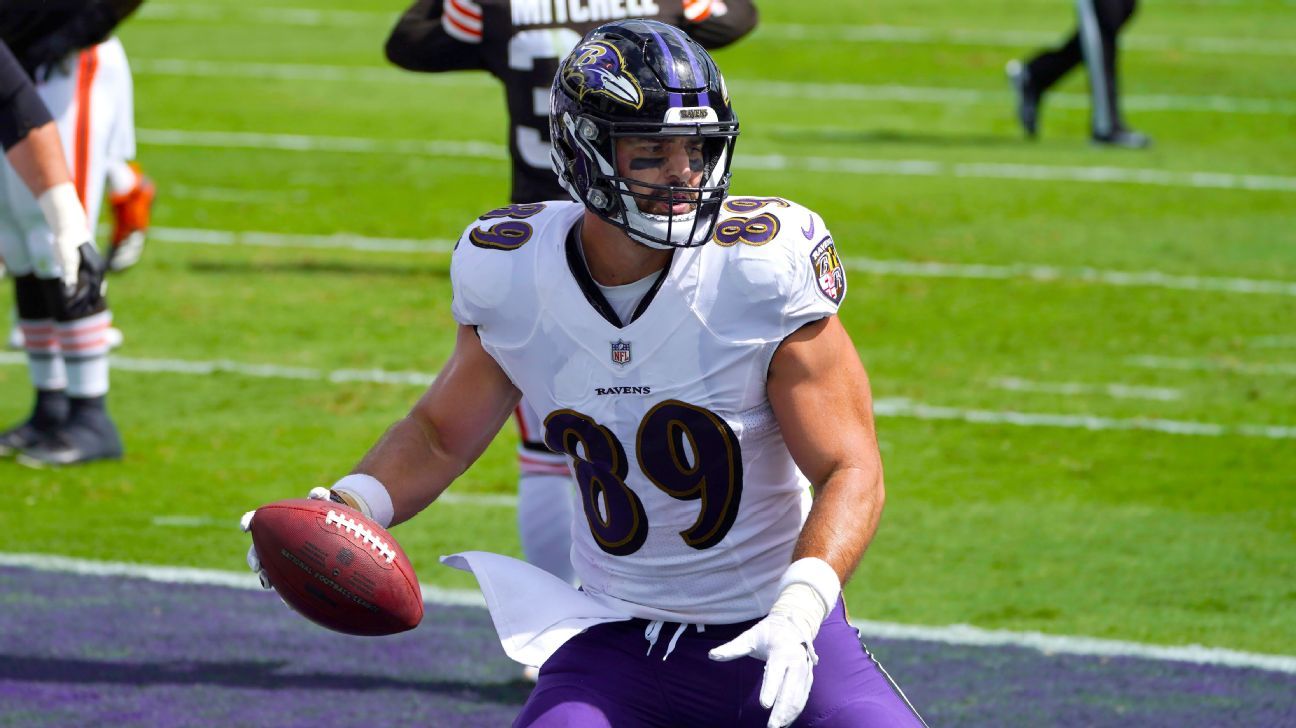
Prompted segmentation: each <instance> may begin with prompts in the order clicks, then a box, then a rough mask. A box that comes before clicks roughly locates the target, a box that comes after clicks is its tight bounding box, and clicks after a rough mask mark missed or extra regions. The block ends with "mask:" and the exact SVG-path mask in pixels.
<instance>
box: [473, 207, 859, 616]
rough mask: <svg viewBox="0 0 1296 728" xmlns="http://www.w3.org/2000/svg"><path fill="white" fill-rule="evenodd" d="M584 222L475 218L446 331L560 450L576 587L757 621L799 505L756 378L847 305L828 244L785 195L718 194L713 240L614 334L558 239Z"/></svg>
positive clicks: (679, 261) (501, 213)
mask: <svg viewBox="0 0 1296 728" xmlns="http://www.w3.org/2000/svg"><path fill="white" fill-rule="evenodd" d="M583 212H584V208H583V207H582V206H581V205H579V204H578V203H574V202H549V203H540V204H531V205H512V206H510V207H507V208H502V209H499V210H494V211H492V212H489V213H487V214H486V215H483V216H482V217H481V218H480V219H479V220H477V221H476V222H474V223H473V224H472V225H471V226H470V227H469V228H468V229H467V230H466V231H465V232H464V235H463V236H462V237H461V238H460V240H459V242H458V244H457V246H456V248H455V253H454V258H453V262H452V264H451V271H450V274H451V281H452V283H453V286H454V303H453V311H454V316H455V319H456V320H457V321H458V322H460V323H462V324H467V325H472V326H476V327H477V332H478V335H479V336H480V338H481V342H482V345H483V347H484V348H485V350H486V351H487V352H488V353H489V354H490V355H491V356H492V357H494V358H495V360H496V361H498V362H499V364H500V366H501V367H502V368H503V369H504V371H505V372H507V373H508V375H509V377H510V378H511V379H512V380H513V382H514V384H516V385H517V387H518V388H519V389H520V390H521V391H522V393H523V395H524V396H525V397H526V399H527V400H528V401H529V402H530V403H531V405H532V406H533V407H535V409H536V410H537V411H538V412H539V413H540V415H541V418H542V420H543V429H544V438H545V441H546V443H547V444H548V445H549V447H550V448H551V449H553V450H555V451H559V452H565V453H566V454H567V455H568V456H570V458H571V462H572V472H573V474H574V476H575V480H576V481H577V485H578V487H579V489H580V500H581V503H582V507H583V516H584V517H583V518H582V517H579V516H578V517H577V518H576V519H575V521H574V522H573V524H572V541H573V546H572V561H573V565H574V566H575V568H576V572H577V575H578V576H579V578H580V581H581V585H582V588H583V589H584V590H585V591H587V592H588V593H590V594H592V595H596V596H599V597H600V598H603V599H605V600H607V599H610V600H613V601H614V602H615V603H617V604H619V605H620V606H621V607H622V608H624V609H625V610H626V611H627V613H628V614H630V615H632V616H637V617H643V618H647V619H664V620H671V621H678V622H692V623H701V624H707V623H711V624H715V623H731V622H738V621H742V620H745V619H752V618H755V617H759V616H763V615H764V614H766V613H767V612H768V611H769V608H770V606H771V605H772V604H773V601H774V598H775V596H776V591H777V583H778V579H779V577H780V576H781V575H782V573H783V571H784V569H786V568H787V566H788V564H789V563H790V562H791V555H792V549H793V546H794V545H795V542H796V539H797V536H798V534H799V533H800V531H801V526H802V524H803V523H804V521H805V517H806V514H807V513H808V512H809V508H810V492H809V483H808V481H807V480H806V478H805V476H804V475H802V474H801V472H800V471H799V470H798V469H797V467H796V465H795V463H793V461H792V457H791V456H790V454H789V453H788V450H787V447H786V445H785V444H784V442H783V438H782V436H781V434H780V432H779V429H778V426H777V424H776V422H775V420H774V416H773V413H772V411H771V408H770V403H769V399H768V397H767V396H766V391H765V384H766V377H767V373H768V369H769V364H770V359H771V357H772V356H773V355H774V351H775V349H776V348H777V347H778V346H779V344H780V343H781V342H782V341H783V339H784V338H786V337H787V336H788V335H789V334H791V333H792V332H794V331H796V330H797V329H798V328H800V327H801V326H803V325H805V324H807V323H810V322H813V321H816V320H818V319H821V318H824V317H826V316H830V315H832V314H834V313H835V312H836V311H837V307H838V305H839V304H840V303H841V300H842V297H843V296H844V295H845V292H846V280H845V274H844V272H843V270H842V266H841V262H840V260H839V259H838V256H837V251H836V249H835V248H834V246H833V242H832V237H831V235H830V234H829V232H828V229H827V228H826V227H825V226H824V224H823V221H822V219H821V218H820V217H819V216H818V215H817V214H815V213H814V212H812V211H810V210H808V209H806V208H804V207H802V206H800V205H797V204H795V203H792V202H789V201H787V200H783V199H780V198H774V197H766V198H753V197H730V198H728V199H727V200H726V201H725V204H724V207H723V211H722V213H721V216H720V221H719V223H718V225H717V227H716V232H715V236H714V238H713V240H712V241H711V242H709V243H707V244H706V245H704V246H702V247H698V248H689V249H679V250H676V251H675V254H674V257H673V259H672V261H671V265H670V267H669V268H668V269H667V271H666V272H665V273H664V274H663V275H662V278H661V280H660V283H659V285H658V287H657V288H656V289H655V290H654V291H652V292H650V293H649V294H648V295H647V296H646V297H645V300H644V302H642V303H641V304H640V306H639V309H638V316H637V318H635V319H634V320H633V321H631V322H630V323H628V324H626V325H624V326H619V325H617V323H613V320H616V315H615V314H614V313H604V311H607V310H608V308H607V306H606V302H605V301H604V300H603V299H602V296H601V294H599V293H598V290H597V287H596V286H595V285H594V283H593V281H592V279H591V278H590V276H589V274H588V272H587V270H586V268H585V265H584V262H583V258H582V257H581V254H580V252H579V250H578V249H577V248H576V247H574V246H575V245H578V243H576V242H575V238H574V236H573V235H572V234H571V232H572V229H573V227H574V226H575V224H576V222H577V221H578V220H579V219H580V217H581V215H582V214H583ZM609 318H611V319H613V320H609Z"/></svg>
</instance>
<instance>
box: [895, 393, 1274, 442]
mask: <svg viewBox="0 0 1296 728" xmlns="http://www.w3.org/2000/svg"><path fill="white" fill-rule="evenodd" d="M873 413H874V414H875V415H877V416H878V417H905V418H911V419H919V420H952V421H957V422H966V423H969V424H975V425H1012V426H1014V427H1058V428H1064V429H1079V430H1094V431H1138V430H1142V431H1147V432H1159V433H1162V434H1166V435H1186V436H1197V437H1226V436H1237V437H1261V438H1268V439H1273V440H1296V427H1290V426H1287V425H1251V424H1241V425H1226V424H1219V423H1215V422H1196V421H1190V420H1166V419H1160V418H1145V417H1136V418H1128V419H1120V418H1114V417H1100V416H1097V415H1087V414H1081V415H1072V414H1053V413H1047V412H1016V411H1013V410H983V409H967V408H963V407H942V406H937V405H929V404H922V403H920V402H914V401H912V400H910V399H907V398H905V397H883V398H880V399H876V400H874V401H873Z"/></svg>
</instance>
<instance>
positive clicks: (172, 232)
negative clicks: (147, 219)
mask: <svg viewBox="0 0 1296 728" xmlns="http://www.w3.org/2000/svg"><path fill="white" fill-rule="evenodd" d="M148 234H149V240H151V241H156V242H163V243H179V244H192V245H250V246H253V247H262V248H319V249H336V250H362V251H369V252H386V253H449V252H450V251H451V250H452V249H453V248H454V242H455V241H453V240H446V239H443V238H428V239H426V240H416V239H414V238H376V237H368V236H364V235H352V234H351V233H334V234H332V235H290V234H284V233H270V232H258V231H255V230H252V231H244V230H208V229H203V228H175V227H150V228H149V233H148Z"/></svg>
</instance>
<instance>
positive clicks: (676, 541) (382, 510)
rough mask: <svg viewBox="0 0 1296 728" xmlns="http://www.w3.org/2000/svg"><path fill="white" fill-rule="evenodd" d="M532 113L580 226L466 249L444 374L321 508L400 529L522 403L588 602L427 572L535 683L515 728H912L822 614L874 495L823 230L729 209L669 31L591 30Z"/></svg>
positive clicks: (856, 545) (622, 25) (523, 230)
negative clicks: (557, 496) (566, 475)
mask: <svg viewBox="0 0 1296 728" xmlns="http://www.w3.org/2000/svg"><path fill="white" fill-rule="evenodd" d="M551 104H552V107H551V114H550V119H551V138H552V140H553V147H552V155H553V156H552V158H553V162H554V166H555V169H556V170H557V172H558V174H559V176H560V178H561V181H562V185H563V187H564V188H566V189H567V190H568V191H569V192H570V194H571V196H572V197H574V198H575V199H577V200H579V201H580V202H573V201H552V202H544V203H534V204H513V205H509V206H507V207H503V208H500V209H497V210H493V211H490V212H488V213H486V214H484V215H482V216H481V217H480V218H479V219H478V220H476V221H474V222H473V223H472V224H471V225H470V226H469V227H468V228H467V230H466V231H465V232H464V234H463V236H462V237H461V238H460V239H459V242H458V245H457V246H456V249H455V252H454V257H453V259H452V263H451V281H452V284H453V287H454V299H453V304H452V310H453V313H454V316H455V319H456V320H457V321H458V322H459V324H460V326H459V332H458V336H457V339H456V343H455V349H454V352H453V353H452V355H451V357H450V359H449V361H448V362H447V363H446V365H445V367H444V368H443V369H442V370H441V373H440V375H439V376H438V377H437V380H436V382H434V383H433V384H432V385H431V387H430V388H429V389H428V390H427V392H426V393H425V394H424V395H423V396H422V398H421V399H420V400H419V401H418V402H417V403H416V404H415V406H414V408H413V409H412V410H411V411H410V413H409V414H408V415H407V416H406V417H405V418H404V419H402V420H400V421H398V422H396V423H395V424H394V425H393V426H392V427H391V428H389V429H388V430H387V432H386V433H385V434H384V435H383V436H382V437H381V438H380V439H379V441H378V442H377V444H375V445H374V446H373V447H372V448H371V449H370V451H369V452H368V453H367V454H366V455H365V457H364V458H363V459H362V460H361V461H360V463H359V465H358V466H357V467H356V468H355V470H354V471H353V472H352V474H350V475H348V476H346V477H344V478H342V479H341V480H339V481H338V482H337V483H335V484H334V485H333V487H332V489H331V492H328V493H323V492H322V493H321V495H326V496H327V497H331V498H334V499H336V500H337V501H338V502H339V503H346V504H348V505H350V506H352V507H355V508H357V509H359V510H360V511H361V512H362V513H365V514H366V515H369V516H370V517H372V518H374V519H375V520H377V521H378V522H379V523H382V524H385V525H386V524H394V523H401V522H402V521H405V520H408V519H410V518H412V517H414V516H415V515H416V514H417V513H418V512H419V511H420V510H422V509H423V508H425V507H426V506H428V505H429V504H430V503H431V502H432V501H434V500H435V499H436V498H437V497H438V496H439V495H440V494H441V493H442V492H444V491H445V489H446V487H447V486H449V485H450V483H451V482H452V481H453V480H454V479H455V478H456V477H458V476H459V475H460V474H462V473H463V472H464V471H465V470H466V469H467V468H468V466H469V465H470V464H471V463H472V462H473V461H474V460H475V459H476V458H477V457H479V456H480V455H481V453H482V452H483V451H484V449H485V448H486V446H487V444H488V443H489V442H490V440H491V438H492V437H493V436H494V435H495V433H496V432H497V431H498V430H499V428H500V427H501V426H502V425H503V424H504V422H505V421H506V420H507V419H508V417H509V413H510V412H511V411H512V409H513V407H514V406H515V405H516V403H517V402H518V399H519V397H521V396H525V397H526V398H527V400H528V401H529V402H530V403H531V404H532V406H534V407H535V408H536V410H537V411H538V412H541V413H542V415H543V424H542V427H543V430H542V437H543V438H544V441H545V443H546V445H548V447H549V448H550V449H552V450H554V451H556V452H562V453H565V454H566V455H567V456H568V458H569V462H570V463H571V465H572V468H573V472H574V475H575V480H576V483H577V487H578V490H579V496H580V497H579V500H580V507H581V515H582V516H583V517H581V518H577V519H574V520H573V523H572V539H573V549H572V553H573V559H574V565H575V568H576V573H577V576H578V578H579V579H580V582H581V585H582V587H581V589H580V590H577V589H574V588H572V587H570V586H569V585H567V584H566V583H564V582H562V581H561V580H559V579H555V578H554V577H553V576H552V575H550V574H548V573H546V572H544V571H542V570H540V569H537V568H536V567H534V566H532V565H530V564H527V563H524V562H521V561H517V560H515V559H510V558H507V557H504V556H499V555H496V554H488V553H483V552H467V553H462V554H457V555H454V556H451V557H447V558H446V559H445V560H446V562H447V563H449V564H451V565H454V566H458V567H460V568H466V569H470V570H472V571H473V572H474V574H475V575H476V577H477V579H478V581H479V582H480V583H481V585H482V590H483V593H484V594H485V595H486V601H487V605H488V606H489V608H490V609H491V612H492V617H493V620H494V623H495V625H496V628H497V630H498V631H499V633H500V638H501V642H502V643H503V645H504V648H505V650H506V652H507V653H508V654H509V655H510V656H512V657H513V658H514V659H517V660H519V661H521V662H523V663H526V664H532V665H542V667H541V669H540V677H539V682H538V684H537V685H536V687H535V689H534V690H533V691H532V693H531V695H530V697H529V699H528V700H527V703H526V705H525V706H524V707H523V709H522V711H521V714H520V715H519V717H518V718H517V720H516V722H515V723H514V725H515V726H571V725H579V726H590V727H598V726H638V725H672V726H708V727H709V726H757V725H770V726H784V725H791V724H796V725H814V726H850V727H852V728H859V727H861V726H865V727H867V726H879V727H881V726H885V727H887V728H897V727H909V726H921V725H923V723H922V720H921V718H920V717H919V716H918V714H917V713H916V712H915V711H914V710H913V708H912V707H911V706H910V705H909V703H908V701H907V700H906V699H905V698H904V696H903V695H902V694H901V692H900V691H899V689H898V688H897V687H896V686H895V684H894V683H893V682H892V681H891V680H890V678H889V677H888V676H887V675H886V673H885V672H883V671H882V669H881V667H880V665H879V664H878V663H877V662H876V660H874V659H873V657H872V656H871V655H870V654H869V653H868V651H867V650H866V649H865V648H864V647H863V646H862V645H861V643H860V641H859V637H858V634H857V633H856V631H855V630H854V629H853V628H852V627H851V626H850V624H849V623H848V622H847V620H846V616H845V608H844V605H843V603H842V600H841V585H842V583H844V582H845V581H846V580H847V579H848V578H849V577H850V575H851V573H852V572H853V571H854V569H855V568H856V566H857V564H858V563H859V560H860V558H861V557H862V555H863V553H864V550H865V548H866V547H867V546H868V544H869V542H870V540H871V539H872V537H873V534H874V532H875V530H876V528H877V525H878V521H879V519H880V517H881V512H882V504H883V500H884V490H883V480H882V463H881V458H880V455H879V452H878V447H877V438H876V434H875V431H874V423H873V418H872V413H871V395H870V391H869V384H868V379H867V376H866V374H865V371H864V368H863V366H862V364H861V362H860V359H859V356H858V354H857V353H856V350H855V347H854V344H853V343H852V342H851V339H850V337H849V335H848V334H847V333H846V330H845V329H844V328H843V326H842V324H841V323H840V321H838V319H837V315H836V313H837V309H838V306H839V305H840V304H841V302H842V298H843V297H844V295H845V293H846V278H845V275H844V273H843V271H842V266H841V260H840V259H839V257H838V254H837V250H836V247H835V246H834V244H833V239H832V236H831V234H830V233H829V231H828V228H827V226H826V224H825V222H824V220H823V219H822V218H821V217H820V216H819V215H817V214H815V213H814V212H813V211H811V210H809V209H807V208H805V207H802V206H801V205H798V204H796V203H794V202H791V201H789V200H786V199H783V198H780V197H747V196H743V197H731V196H729V195H728V190H729V180H730V176H729V166H730V162H731V160H732V156H733V150H734V142H735V140H736V137H737V135H738V121H737V118H736V117H735V115H734V112H733V109H732V107H731V105H730V100H729V94H728V91H727V89H726V87H725V84H724V81H723V79H722V78H721V76H720V72H719V70H718V69H717V67H716V65H715V63H714V62H713V61H712V59H711V57H710V56H709V55H708V54H707V52H706V51H705V50H704V49H703V48H702V47H701V46H699V45H698V44H697V43H695V42H694V41H692V40H691V39H689V38H688V36H686V35H685V34H684V33H682V32H681V31H679V30H678V29H676V28H674V27H672V26H669V25H665V24H662V23H659V22H654V21H647V20H626V21H618V22H614V23H609V24H607V25H604V26H602V27H600V28H598V29H596V30H594V31H592V32H591V33H590V34H589V35H587V36H585V38H584V40H583V41H582V42H581V43H580V44H579V45H577V47H576V48H575V49H574V50H573V51H572V52H571V53H570V54H569V55H568V56H567V57H566V58H565V59H564V61H563V62H562V64H561V66H560V68H559V70H558V73H557V75H556V76H555V80H554V85H553V88H552V94H551ZM321 491H322V489H321ZM244 521H245V525H246V522H247V521H248V519H247V518H246V517H245V519H244ZM249 562H250V564H251V565H252V566H253V568H257V567H258V566H259V562H258V561H257V559H256V554H255V551H253V552H251V553H250V554H249Z"/></svg>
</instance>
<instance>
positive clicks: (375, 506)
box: [330, 473, 396, 528]
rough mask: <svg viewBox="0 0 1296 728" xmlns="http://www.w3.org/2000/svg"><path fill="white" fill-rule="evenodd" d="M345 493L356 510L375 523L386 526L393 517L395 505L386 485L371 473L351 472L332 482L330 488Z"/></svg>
mask: <svg viewBox="0 0 1296 728" xmlns="http://www.w3.org/2000/svg"><path fill="white" fill-rule="evenodd" d="M330 490H333V491H335V492H337V493H340V494H345V495H346V496H349V497H351V498H353V499H354V500H355V501H356V507H357V510H359V511H360V512H361V513H363V514H364V515H365V517H366V518H370V519H372V520H373V521H374V522H375V523H377V524H378V525H380V526H382V527H383V528H387V527H389V526H391V522H392V519H394V518H395V515H396V513H395V507H394V506H393V505H392V499H391V494H390V493H388V492H387V487H386V486H385V485H383V484H382V483H381V482H379V480H378V479H377V478H375V477H373V476H372V475H365V474H364V473H352V474H351V475H348V476H346V477H345V478H342V479H341V480H339V481H338V482H336V483H334V484H333V487H332V488H330Z"/></svg>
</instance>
